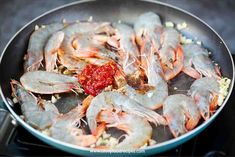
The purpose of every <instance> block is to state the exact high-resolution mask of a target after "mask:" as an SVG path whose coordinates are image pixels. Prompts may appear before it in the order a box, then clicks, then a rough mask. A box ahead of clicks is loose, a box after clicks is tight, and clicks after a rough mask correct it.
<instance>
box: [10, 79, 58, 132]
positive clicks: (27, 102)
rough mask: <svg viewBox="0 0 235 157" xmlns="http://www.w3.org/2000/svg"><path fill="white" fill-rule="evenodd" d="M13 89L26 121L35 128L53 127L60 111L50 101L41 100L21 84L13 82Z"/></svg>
mask: <svg viewBox="0 0 235 157" xmlns="http://www.w3.org/2000/svg"><path fill="white" fill-rule="evenodd" d="M11 87H12V91H13V95H14V96H15V98H17V99H18V101H19V103H20V106H21V111H22V113H23V115H24V117H25V121H26V122H27V123H28V124H30V125H32V126H33V127H35V128H37V129H40V130H43V129H46V128H48V127H50V126H51V125H52V123H53V122H54V120H55V119H56V117H58V116H59V111H58V110H57V108H56V107H55V106H54V104H52V103H50V102H49V101H45V100H39V101H38V99H37V98H36V97H35V96H34V95H33V94H32V93H30V92H28V91H27V90H26V89H24V88H23V87H22V86H21V85H20V83H19V82H17V81H15V80H12V81H11Z"/></svg>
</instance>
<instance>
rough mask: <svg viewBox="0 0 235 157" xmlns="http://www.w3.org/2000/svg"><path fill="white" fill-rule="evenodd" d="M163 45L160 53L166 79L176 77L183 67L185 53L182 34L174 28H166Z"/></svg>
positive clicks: (163, 34)
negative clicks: (181, 39) (181, 38)
mask: <svg viewBox="0 0 235 157" xmlns="http://www.w3.org/2000/svg"><path fill="white" fill-rule="evenodd" d="M162 41H163V43H162V47H161V49H160V50H159V51H158V55H159V58H160V61H161V64H162V66H163V70H164V75H165V79H166V80H170V79H172V78H174V77H175V76H176V75H177V74H178V73H180V72H181V70H182V69H183V62H184V54H183V51H182V47H181V45H180V34H179V32H178V31H176V30H175V29H174V28H165V29H164V31H163V33H162Z"/></svg>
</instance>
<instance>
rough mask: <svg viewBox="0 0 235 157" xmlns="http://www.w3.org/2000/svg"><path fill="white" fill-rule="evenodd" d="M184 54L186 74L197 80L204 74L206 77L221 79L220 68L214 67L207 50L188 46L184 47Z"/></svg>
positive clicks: (196, 46) (197, 46)
mask: <svg viewBox="0 0 235 157" xmlns="http://www.w3.org/2000/svg"><path fill="white" fill-rule="evenodd" d="M183 52H184V55H185V59H184V68H183V72H184V73H186V74H187V75H189V76H191V77H193V78H195V79H199V78H200V77H201V75H202V74H203V75H204V76H206V77H215V78H220V76H221V74H220V72H219V68H218V67H216V66H214V65H213V63H212V61H211V59H210V58H209V54H208V51H207V50H206V49H204V48H202V47H201V46H200V45H198V44H187V45H184V46H183ZM192 65H193V66H194V68H193V67H192Z"/></svg>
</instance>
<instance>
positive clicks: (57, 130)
mask: <svg viewBox="0 0 235 157" xmlns="http://www.w3.org/2000/svg"><path fill="white" fill-rule="evenodd" d="M83 116H84V114H83V112H82V108H81V106H80V105H78V106H77V107H76V108H74V109H72V110H71V111H70V112H68V113H66V114H64V115H62V116H60V117H58V118H57V119H56V121H55V122H54V123H53V124H52V126H51V128H50V130H49V131H50V135H51V137H53V138H55V139H58V140H61V141H63V142H68V143H71V144H74V145H78V146H83V147H87V146H90V145H92V144H94V143H95V142H96V141H97V139H98V138H99V137H100V136H101V134H102V133H103V131H104V129H105V124H104V123H102V124H100V125H99V126H98V127H97V130H96V131H95V132H94V134H84V133H83V130H82V129H81V128H79V126H80V120H81V118H82V117H83Z"/></svg>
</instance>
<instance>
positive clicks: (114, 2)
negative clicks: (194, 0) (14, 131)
mask: <svg viewBox="0 0 235 157" xmlns="http://www.w3.org/2000/svg"><path fill="white" fill-rule="evenodd" d="M101 10H102V11H101ZM145 11H154V12H156V13H158V14H159V15H160V16H161V17H163V20H170V21H173V22H175V23H179V22H182V21H187V23H188V25H189V27H190V28H192V30H191V32H190V33H191V35H192V36H197V37H198V39H202V42H203V43H205V45H207V46H208V47H209V48H210V49H211V50H212V51H213V52H216V53H215V56H214V57H215V58H214V59H215V60H216V61H218V63H219V64H220V65H221V68H222V72H223V74H224V75H225V76H226V77H229V78H231V80H232V82H231V86H230V89H229V94H228V96H227V97H226V99H225V100H224V103H223V104H222V105H221V107H220V108H219V109H218V110H217V111H216V113H215V114H214V115H213V116H212V117H211V118H210V119H209V120H207V121H206V122H204V123H202V124H200V125H199V126H198V127H197V128H195V129H194V130H192V131H190V132H188V133H186V134H184V135H182V136H180V137H178V138H175V139H171V140H169V141H165V142H162V143H158V144H156V145H154V146H149V147H147V148H144V149H138V150H133V151H129V152H121V151H119V152H118V151H115V152H114V151H94V150H92V149H89V148H83V147H79V146H74V145H71V144H68V143H64V142H61V141H58V140H55V139H53V138H51V137H48V136H46V135H44V134H42V133H41V132H39V131H37V130H35V129H34V128H32V127H31V126H29V125H28V124H27V123H25V122H24V121H23V120H22V119H21V118H20V117H19V115H18V113H17V111H16V109H15V108H14V107H12V106H11V105H10V103H9V101H8V98H10V97H11V96H10V95H11V92H10V88H9V87H8V85H9V82H10V79H11V78H12V76H15V77H16V78H17V77H19V74H21V73H22V71H21V69H17V68H15V67H20V66H21V58H22V56H23V55H24V54H23V53H24V51H22V50H24V49H25V46H26V45H25V43H26V41H27V40H28V37H29V35H30V33H31V31H32V30H33V28H34V26H35V25H36V24H45V23H49V22H51V21H59V20H61V19H63V18H66V19H69V20H71V21H72V20H73V21H74V20H75V19H77V18H79V19H80V18H81V19H87V17H89V16H91V15H92V16H94V17H93V18H94V19H97V20H106V21H111V22H112V21H117V20H118V19H121V20H122V21H127V19H128V22H130V23H131V22H133V21H134V19H135V17H136V16H137V15H139V14H140V13H142V12H145ZM20 39H23V40H25V42H21V44H22V45H20V44H19V40H20ZM218 43H220V44H218ZM17 44H18V47H19V49H18V52H21V54H16V55H19V56H15V58H18V60H16V62H14V63H12V62H10V63H11V65H9V62H8V57H9V56H11V55H12V53H13V48H14V49H15V48H16V47H14V45H17ZM12 47H13V48H12ZM13 56H14V54H13ZM6 67H7V68H9V72H7V73H6V72H4V73H2V74H1V76H0V81H1V82H0V83H1V91H0V92H1V96H2V98H3V100H4V102H5V104H6V107H7V109H8V110H9V111H10V112H11V114H12V116H13V117H14V118H15V119H16V120H17V121H18V123H19V124H20V125H22V126H23V127H24V128H25V129H26V130H28V131H29V132H30V133H31V134H33V135H34V136H36V137H37V138H38V139H40V140H42V141H44V142H45V143H47V144H49V145H51V146H54V147H56V148H58V149H61V150H63V151H66V152H69V153H72V154H76V155H84V156H148V155H152V154H157V153H161V152H164V151H166V150H169V149H172V148H174V147H176V146H178V145H180V144H182V143H184V142H186V141H188V140H189V139H191V138H193V137H195V136H196V135H197V134H199V133H200V132H201V131H203V130H204V129H205V128H206V127H207V126H208V125H209V124H210V123H212V121H213V120H215V118H216V117H217V116H218V115H219V113H220V112H221V111H222V109H223V108H224V106H225V104H226V102H227V100H228V98H229V96H230V94H231V91H232V89H233V84H234V63H233V60H232V57H231V54H230V52H229V50H228V48H227V46H226V44H225V43H224V41H223V40H222V39H221V37H220V36H219V35H218V34H217V33H216V32H215V31H214V30H213V29H212V28H211V27H210V26H209V25H207V24H206V23H205V22H203V21H202V20H200V19H199V18H198V17H196V16H194V15H192V14H190V13H188V12H186V11H183V10H181V9H179V8H176V7H174V6H171V5H168V4H165V3H161V2H157V1H150V0H148V1H147V0H146V1H139V0H138V1H135V0H110V1H105V3H104V1H101V0H86V1H78V2H75V3H71V4H68V5H65V6H61V7H59V8H56V9H54V10H51V11H49V12H47V13H45V14H43V15H41V16H39V17H38V18H36V19H34V20H33V21H31V22H30V23H28V24H27V25H26V26H24V27H23V28H22V29H21V30H19V31H18V32H17V33H16V34H15V36H14V37H13V38H12V39H11V40H10V41H9V43H8V44H7V46H6V48H5V49H4V51H3V53H2V56H1V59H0V71H1V72H3V71H4V69H6ZM11 69H13V70H11Z"/></svg>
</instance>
